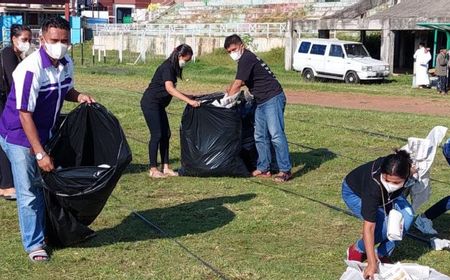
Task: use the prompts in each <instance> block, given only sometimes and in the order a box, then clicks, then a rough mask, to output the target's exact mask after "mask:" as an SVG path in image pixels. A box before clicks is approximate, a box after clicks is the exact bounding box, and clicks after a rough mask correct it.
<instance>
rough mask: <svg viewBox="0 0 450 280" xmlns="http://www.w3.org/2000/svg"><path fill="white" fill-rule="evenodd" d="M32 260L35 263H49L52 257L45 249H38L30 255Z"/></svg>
mask: <svg viewBox="0 0 450 280" xmlns="http://www.w3.org/2000/svg"><path fill="white" fill-rule="evenodd" d="M28 257H29V258H30V260H31V261H32V262H34V263H40V262H48V261H49V260H50V257H49V256H48V254H47V252H46V251H45V250H44V249H38V250H36V251H33V252H31V253H29V254H28Z"/></svg>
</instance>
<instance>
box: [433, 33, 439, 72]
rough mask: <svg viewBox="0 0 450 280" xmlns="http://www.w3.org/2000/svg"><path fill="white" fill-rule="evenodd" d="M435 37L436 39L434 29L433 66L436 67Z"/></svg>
mask: <svg viewBox="0 0 450 280" xmlns="http://www.w3.org/2000/svg"><path fill="white" fill-rule="evenodd" d="M437 39H438V30H437V29H435V30H434V43H433V67H436V52H437Z"/></svg>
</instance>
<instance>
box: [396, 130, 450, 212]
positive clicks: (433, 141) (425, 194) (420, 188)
mask: <svg viewBox="0 0 450 280" xmlns="http://www.w3.org/2000/svg"><path fill="white" fill-rule="evenodd" d="M446 133H447V127H444V126H436V127H434V128H433V129H432V130H431V131H430V133H428V136H427V137H426V138H415V137H410V138H408V144H407V145H405V146H404V147H402V150H405V151H407V152H409V153H410V154H411V157H412V160H413V164H414V166H415V167H416V169H417V173H416V174H415V175H414V178H415V180H409V181H408V185H410V186H411V200H412V207H413V209H414V211H417V209H418V208H419V207H420V206H421V205H422V204H424V203H425V202H427V201H428V199H429V198H430V195H431V183H430V168H431V165H432V164H433V161H434V157H435V155H436V150H437V148H438V147H439V144H440V143H441V142H442V140H443V139H444V137H445V134H446Z"/></svg>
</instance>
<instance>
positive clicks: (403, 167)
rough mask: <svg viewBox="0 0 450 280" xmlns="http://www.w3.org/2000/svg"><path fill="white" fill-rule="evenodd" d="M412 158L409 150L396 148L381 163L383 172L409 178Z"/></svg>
mask: <svg viewBox="0 0 450 280" xmlns="http://www.w3.org/2000/svg"><path fill="white" fill-rule="evenodd" d="M411 165H412V160H411V156H410V155H409V154H408V152H406V151H404V150H395V153H394V154H390V155H388V156H387V157H385V158H384V160H383V162H382V163H381V173H384V174H388V175H393V176H397V177H400V178H402V179H405V180H406V179H408V177H409V176H410V173H411Z"/></svg>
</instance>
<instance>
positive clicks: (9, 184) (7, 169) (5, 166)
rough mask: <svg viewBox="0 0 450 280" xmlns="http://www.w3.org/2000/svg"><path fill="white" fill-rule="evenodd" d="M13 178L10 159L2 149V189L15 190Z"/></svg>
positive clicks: (0, 105)
mask: <svg viewBox="0 0 450 280" xmlns="http://www.w3.org/2000/svg"><path fill="white" fill-rule="evenodd" d="M4 106H5V104H4V102H3V100H1V101H0V117H1V115H2V113H3V109H4ZM13 187H14V184H13V177H12V172H11V163H9V160H8V157H7V156H6V154H5V152H4V151H3V150H2V148H1V147H0V189H8V188H13Z"/></svg>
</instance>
